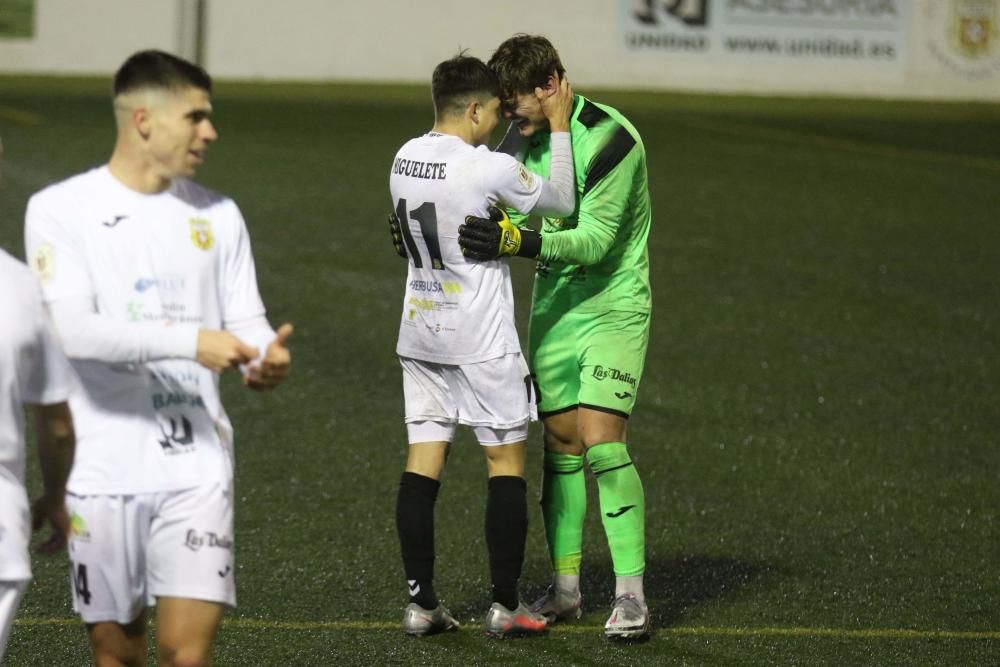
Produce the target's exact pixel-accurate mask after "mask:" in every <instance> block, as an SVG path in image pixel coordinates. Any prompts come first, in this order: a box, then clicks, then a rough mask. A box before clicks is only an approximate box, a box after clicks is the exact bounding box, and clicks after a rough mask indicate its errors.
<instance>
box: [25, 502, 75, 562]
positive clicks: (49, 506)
mask: <svg viewBox="0 0 1000 667" xmlns="http://www.w3.org/2000/svg"><path fill="white" fill-rule="evenodd" d="M46 523H48V524H49V525H50V526H52V534H51V535H49V537H48V538H47V539H46V540H45V541H44V542H42V543H41V544H39V545H38V548H37V550H38V552H39V553H43V554H53V553H56V552H57V551H60V550H61V549H63V548H64V547H65V546H66V540H67V539H68V538H69V533H70V521H69V512H68V511H66V500H65V498H58V499H56V498H49V497H47V496H41V497H40V498H38V499H37V500H36V501H35V502H34V503H32V505H31V529H32V530H39V529H40V528H41V527H42V526H43V525H45V524H46Z"/></svg>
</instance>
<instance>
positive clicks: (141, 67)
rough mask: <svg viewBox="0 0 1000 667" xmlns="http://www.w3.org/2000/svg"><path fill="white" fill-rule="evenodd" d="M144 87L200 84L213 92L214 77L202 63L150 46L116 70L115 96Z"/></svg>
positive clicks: (196, 86)
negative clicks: (189, 60) (200, 64)
mask: <svg viewBox="0 0 1000 667" xmlns="http://www.w3.org/2000/svg"><path fill="white" fill-rule="evenodd" d="M142 88H161V89H164V90H178V89H182V88H200V89H201V90H204V91H205V92H208V93H211V92H212V77H210V76H209V75H208V72H206V71H205V70H204V69H202V68H201V67H199V66H198V65H195V64H194V63H189V62H188V61H186V60H184V59H183V58H178V57H177V56H174V55H171V54H169V53H166V52H165V51H157V50H155V49H150V50H148V51H139V52H138V53H134V54H132V55H131V56H129V58H128V60H126V61H125V62H124V63H123V64H122V66H121V67H119V68H118V71H117V72H116V73H115V80H114V95H115V97H117V96H118V95H122V94H124V93H130V92H132V91H135V90H140V89H142Z"/></svg>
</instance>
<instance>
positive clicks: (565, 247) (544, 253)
mask: <svg viewBox="0 0 1000 667" xmlns="http://www.w3.org/2000/svg"><path fill="white" fill-rule="evenodd" d="M614 240H615V233H614V228H613V226H612V225H608V224H602V223H600V222H598V221H594V220H588V219H587V217H586V216H584V215H581V216H580V221H579V223H578V225H577V227H576V228H574V229H567V230H565V231H561V232H554V233H543V234H542V248H541V251H540V252H539V258H540V259H555V260H559V261H562V262H566V263H568V264H582V265H584V266H590V265H592V264H597V263H598V262H600V261H601V260H602V259H604V256H605V255H607V254H608V250H610V249H611V246H612V244H613V243H614Z"/></svg>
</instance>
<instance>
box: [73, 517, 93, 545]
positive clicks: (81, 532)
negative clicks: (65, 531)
mask: <svg viewBox="0 0 1000 667" xmlns="http://www.w3.org/2000/svg"><path fill="white" fill-rule="evenodd" d="M69 533H70V535H71V536H72V537H73V539H74V540H80V541H81V542H89V541H90V531H89V530H87V522H86V521H84V520H83V517H82V516H80V515H79V514H77V513H76V512H73V513H72V514H70V515H69Z"/></svg>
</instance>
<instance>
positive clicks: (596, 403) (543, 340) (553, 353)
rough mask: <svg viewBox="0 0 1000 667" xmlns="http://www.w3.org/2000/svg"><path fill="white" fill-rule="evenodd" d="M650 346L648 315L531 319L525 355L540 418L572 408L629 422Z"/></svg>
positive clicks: (574, 314) (549, 314)
mask: <svg viewBox="0 0 1000 667" xmlns="http://www.w3.org/2000/svg"><path fill="white" fill-rule="evenodd" d="M648 344H649V313H635V312H624V311H615V312H609V313H577V312H573V311H570V312H568V313H566V312H563V313H561V314H560V313H552V312H535V313H532V315H531V326H530V329H529V334H528V350H529V355H530V358H531V364H530V365H531V371H532V374H533V376H534V378H535V382H536V383H537V389H538V414H539V417H542V418H544V417H547V416H549V415H552V414H556V413H559V412H565V411H566V410H571V409H573V408H576V407H585V408H592V409H595V410H601V411H603V412H610V413H613V414H618V415H621V416H623V417H628V416H629V415H630V414H631V413H632V408H633V406H635V396H636V393H638V390H639V378H641V377H642V368H643V364H644V363H645V361H646V347H647V346H648Z"/></svg>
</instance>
